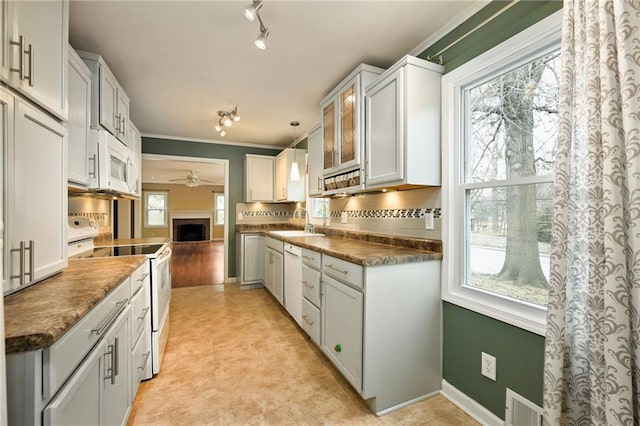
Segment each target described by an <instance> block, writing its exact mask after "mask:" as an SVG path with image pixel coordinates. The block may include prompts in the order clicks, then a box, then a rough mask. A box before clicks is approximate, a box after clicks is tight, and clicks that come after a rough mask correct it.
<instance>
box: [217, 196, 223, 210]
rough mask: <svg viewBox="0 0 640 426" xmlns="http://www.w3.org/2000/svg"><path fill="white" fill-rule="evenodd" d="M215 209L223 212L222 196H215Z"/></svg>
mask: <svg viewBox="0 0 640 426" xmlns="http://www.w3.org/2000/svg"><path fill="white" fill-rule="evenodd" d="M216 209H223V210H224V195H216Z"/></svg>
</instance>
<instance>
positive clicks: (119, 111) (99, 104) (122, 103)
mask: <svg viewBox="0 0 640 426" xmlns="http://www.w3.org/2000/svg"><path fill="white" fill-rule="evenodd" d="M78 55H80V57H81V58H82V60H83V61H84V62H85V63H86V64H87V66H88V67H89V69H90V70H91V72H92V73H93V76H92V81H91V84H92V89H91V90H92V94H91V126H93V127H95V128H97V127H102V128H103V129H105V130H107V131H108V132H109V133H111V134H112V135H114V136H115V137H116V138H118V140H119V141H120V142H122V143H123V144H125V145H127V143H128V142H129V132H128V130H127V129H128V126H129V97H128V96H127V94H126V93H125V91H124V89H122V86H120V83H118V80H117V79H116V77H115V76H114V75H113V73H112V72H111V70H110V69H109V67H108V66H107V64H106V62H105V61H104V59H103V58H102V56H100V55H98V54H96V53H91V52H84V51H81V50H79V51H78Z"/></svg>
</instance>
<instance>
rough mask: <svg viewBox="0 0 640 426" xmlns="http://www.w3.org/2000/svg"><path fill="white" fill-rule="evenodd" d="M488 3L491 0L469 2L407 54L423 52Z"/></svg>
mask: <svg viewBox="0 0 640 426" xmlns="http://www.w3.org/2000/svg"><path fill="white" fill-rule="evenodd" d="M489 3H491V0H479V1H476V2H475V3H473V4H471V6H469V7H468V8H466V9H465V10H463V11H462V12H460V13H458V14H457V15H455V16H454V17H453V18H450V19H449V20H448V21H447V23H446V25H445V26H444V27H443V28H441V29H440V30H439V31H438V32H436V33H434V34H432V35H431V36H430V37H428V38H427V39H426V40H424V41H423V42H422V43H420V44H419V45H417V46H416V47H414V48H413V49H412V50H411V51H410V52H409V55H411V56H418V55H419V54H421V53H422V52H424V51H425V50H427V49H428V48H430V47H431V46H433V45H434V44H435V43H436V42H437V41H438V40H440V39H441V38H442V37H444V36H446V35H447V34H449V33H450V32H451V31H453V30H454V29H456V28H457V27H458V26H459V25H460V24H462V23H463V22H464V21H466V20H467V19H469V18H471V17H472V16H473V15H475V14H476V13H478V12H479V11H480V10H481V9H483V8H484V7H485V6H486V5H488V4H489Z"/></svg>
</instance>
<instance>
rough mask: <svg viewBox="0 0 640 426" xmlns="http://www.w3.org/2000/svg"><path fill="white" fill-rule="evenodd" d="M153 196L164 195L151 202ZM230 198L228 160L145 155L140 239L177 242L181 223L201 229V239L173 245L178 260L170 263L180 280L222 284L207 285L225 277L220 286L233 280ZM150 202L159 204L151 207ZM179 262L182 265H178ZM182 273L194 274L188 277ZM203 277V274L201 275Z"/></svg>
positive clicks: (139, 221)
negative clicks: (168, 239) (176, 233)
mask: <svg viewBox="0 0 640 426" xmlns="http://www.w3.org/2000/svg"><path fill="white" fill-rule="evenodd" d="M152 194H165V196H164V198H163V197H162V196H160V197H156V198H154V200H151V199H149V200H147V198H149V197H150V195H152ZM228 194H229V160H227V159H213V158H202V157H184V156H176V155H159V154H142V199H141V200H140V208H139V209H137V210H138V211H139V212H140V217H139V218H137V220H136V223H138V224H140V228H141V230H140V233H141V236H143V237H156V236H157V237H165V238H171V239H172V241H177V237H178V235H174V230H177V229H178V228H177V225H178V224H197V223H199V224H202V225H203V226H202V227H201V228H199V229H201V230H202V232H203V234H204V235H202V236H203V237H204V239H203V240H202V239H201V238H200V237H199V238H193V239H192V240H191V241H184V242H175V243H174V254H173V259H175V260H176V261H175V262H172V263H175V264H176V268H174V269H175V273H176V278H180V277H181V278H180V280H178V281H180V282H183V283H184V282H193V283H194V285H202V284H218V283H214V282H207V280H209V281H211V279H212V278H210V277H212V276H213V277H222V282H228V281H229V271H228V257H229V223H228V220H225V219H226V218H227V217H228V211H229V197H228ZM216 195H218V196H216ZM219 195H223V196H222V197H220V196H219ZM163 200H164V201H163ZM152 201H158V202H157V204H156V205H153V206H152V205H151V204H152ZM220 207H223V208H222V209H221V208H220ZM174 222H176V223H175V225H176V226H175V227H174ZM175 232H177V231H175ZM198 240H200V241H198ZM180 258H182V259H183V261H181V262H180V263H178V260H179V259H180ZM181 270H182V272H181ZM207 271H208V272H207ZM179 273H187V274H189V273H191V274H195V275H193V276H189V277H187V278H184V276H183V275H179ZM200 273H202V274H205V275H204V276H198V275H197V274H200ZM207 274H208V275H207ZM172 275H174V274H173V273H172ZM206 277H209V278H206ZM219 279H220V278H215V280H216V281H218V280H219ZM181 286H184V285H181Z"/></svg>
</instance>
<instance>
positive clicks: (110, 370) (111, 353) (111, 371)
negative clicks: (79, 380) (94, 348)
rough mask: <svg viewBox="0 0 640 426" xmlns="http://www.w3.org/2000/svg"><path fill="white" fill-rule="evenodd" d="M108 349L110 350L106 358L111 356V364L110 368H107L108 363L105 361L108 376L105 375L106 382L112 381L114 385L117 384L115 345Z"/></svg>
mask: <svg viewBox="0 0 640 426" xmlns="http://www.w3.org/2000/svg"><path fill="white" fill-rule="evenodd" d="M107 348H108V350H107V352H105V353H104V357H105V358H106V357H107V356H109V358H110V361H111V362H110V363H109V364H110V366H109V367H106V361H105V367H106V370H107V372H108V374H105V375H104V380H111V384H112V385H113V384H114V383H115V382H116V376H115V372H114V362H115V361H114V359H115V358H114V357H115V347H114V346H113V345H109V346H107Z"/></svg>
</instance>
